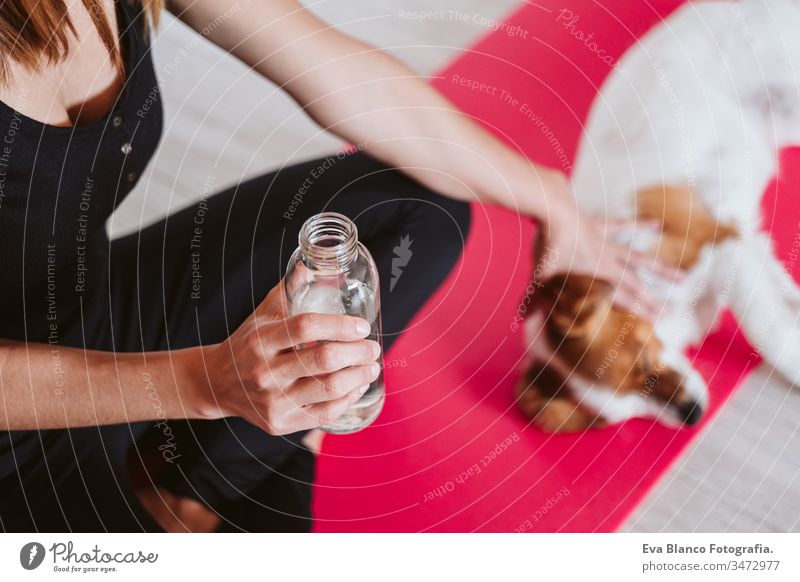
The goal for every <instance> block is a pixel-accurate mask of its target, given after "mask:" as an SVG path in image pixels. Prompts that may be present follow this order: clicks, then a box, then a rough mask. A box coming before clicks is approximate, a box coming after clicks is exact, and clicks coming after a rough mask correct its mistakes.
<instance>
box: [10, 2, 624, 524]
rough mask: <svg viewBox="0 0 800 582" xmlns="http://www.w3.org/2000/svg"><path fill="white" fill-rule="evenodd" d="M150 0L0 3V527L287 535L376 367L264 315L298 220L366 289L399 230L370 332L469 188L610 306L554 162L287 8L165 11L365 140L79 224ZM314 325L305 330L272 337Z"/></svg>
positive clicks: (111, 173)
mask: <svg viewBox="0 0 800 582" xmlns="http://www.w3.org/2000/svg"><path fill="white" fill-rule="evenodd" d="M161 3H162V0H119V1H117V2H114V1H113V0H82V1H78V0H6V1H5V2H4V3H3V7H2V12H0V50H2V56H3V59H2V69H0V73H1V74H2V79H1V80H2V86H1V87H0V101H1V102H2V103H1V104H0V132H2V133H3V137H2V150H0V170H2V175H1V176H0V224H2V229H1V230H0V248H2V249H3V251H2V259H1V260H2V271H1V272H2V274H3V280H4V282H3V287H2V291H0V294H1V295H0V296H1V297H2V301H0V337H2V338H3V340H2V342H1V343H0V382H1V383H2V401H0V411H2V412H1V413H0V430H2V431H7V432H2V433H0V524H2V528H3V529H5V530H8V531H25V530H47V531H62V530H72V531H103V530H108V531H136V530H150V531H161V530H168V531H172V530H183V531H185V530H186V529H189V530H192V531H212V530H238V529H245V530H259V531H275V530H278V531H280V530H300V531H302V530H307V529H308V528H309V527H310V509H309V499H310V486H309V484H310V482H311V480H312V478H313V457H312V454H311V452H310V450H313V449H314V448H315V446H314V439H313V438H310V435H307V433H306V431H308V430H309V429H312V428H314V427H317V426H319V425H320V424H321V423H322V422H323V421H324V420H325V419H332V418H335V417H336V416H337V415H338V414H339V413H341V412H342V411H343V410H345V409H346V408H347V407H348V406H349V405H350V404H351V403H352V402H354V401H355V399H357V398H358V396H359V387H360V386H363V385H365V384H367V383H369V382H370V381H371V380H372V379H373V378H374V377H375V374H376V372H375V370H374V366H373V365H372V364H373V363H374V361H375V360H376V359H377V358H378V357H379V353H378V350H377V345H376V344H374V342H370V341H367V340H366V339H364V338H365V337H366V335H367V333H368V327H364V324H365V322H363V321H361V320H357V319H355V318H349V317H346V316H334V315H305V316H296V317H290V318H287V317H286V315H285V313H284V312H283V309H282V302H281V296H280V286H278V285H277V283H278V282H279V280H280V275H281V273H282V272H283V269H284V268H285V265H286V261H287V258H288V256H287V255H288V252H290V251H291V250H292V247H293V246H294V243H293V241H295V240H296V237H297V231H298V229H299V226H300V225H301V224H302V222H303V221H304V220H305V218H307V217H308V216H311V215H313V214H315V213H317V212H319V211H321V210H323V209H325V210H334V211H339V212H342V213H344V214H346V215H348V216H351V217H354V218H355V220H356V223H357V225H358V229H359V233H360V236H361V239H362V240H363V241H364V242H365V243H366V245H367V246H368V247H369V248H370V249H371V251H372V253H373V255H374V256H375V257H376V261H377V263H378V266H379V270H380V272H381V274H384V275H383V277H382V281H383V283H384V286H386V285H387V284H388V281H389V280H390V277H389V276H388V274H389V273H390V272H391V258H392V248H393V246H395V245H396V244H397V240H398V238H399V236H400V235H401V234H402V235H408V236H410V238H411V239H412V240H413V241H414V250H415V257H414V264H413V269H414V273H413V274H412V273H411V272H407V273H405V277H403V278H402V279H401V280H399V282H398V283H397V286H396V288H395V289H393V292H392V294H391V295H389V294H388V292H387V291H388V290H387V289H384V296H385V298H386V299H385V302H384V303H385V305H384V331H385V332H386V334H387V341H386V343H385V347H388V346H389V345H391V340H392V339H393V338H395V337H396V334H397V333H399V332H400V331H401V330H402V329H403V327H404V326H405V325H406V323H407V322H408V321H409V320H410V318H411V317H412V316H413V314H414V312H415V311H416V310H417V308H418V307H419V306H420V305H421V304H422V303H423V302H424V301H425V299H426V298H427V297H428V296H429V295H430V294H431V293H432V292H433V290H434V289H435V288H436V287H437V285H438V284H439V283H440V282H441V281H442V279H443V278H444V277H445V276H446V275H447V273H448V271H449V269H450V268H451V266H452V265H453V264H454V262H455V260H456V259H457V257H458V255H459V253H460V251H461V248H462V241H463V237H464V236H465V234H466V230H467V228H468V224H469V208H468V205H467V202H468V201H473V200H474V201H479V202H483V203H489V204H499V205H501V206H505V207H507V208H511V209H514V210H516V211H519V212H520V213H522V214H524V215H528V216H531V217H533V218H536V219H538V220H540V221H541V222H542V223H543V224H544V225H546V231H545V232H546V236H547V238H548V244H549V245H550V246H551V247H552V248H553V249H555V250H557V251H558V253H557V257H558V258H557V260H556V261H555V262H554V263H553V264H552V265H551V266H550V269H551V271H557V270H564V269H566V268H572V269H573V270H579V271H588V272H595V271H600V272H602V273H603V274H604V276H605V277H606V278H609V279H611V280H612V281H614V282H615V283H617V284H618V285H619V287H620V290H621V291H620V297H621V301H623V302H626V301H627V302H629V301H631V300H632V297H633V296H634V295H635V293H636V290H637V288H638V283H637V281H636V280H635V278H633V277H632V276H631V275H627V274H626V271H625V269H624V266H625V265H624V263H625V261H626V260H628V259H629V251H628V250H627V249H625V248H621V247H618V246H615V245H613V244H611V243H609V242H605V241H604V234H605V232H604V230H605V229H604V226H603V225H600V224H597V223H595V222H593V221H592V220H590V219H589V218H588V217H586V216H583V215H580V214H579V212H578V211H577V209H576V206H575V203H574V200H573V197H572V194H571V192H570V189H569V185H568V182H567V180H566V179H565V178H564V176H562V175H560V174H559V173H557V172H555V171H552V170H548V169H544V168H541V167H538V166H536V165H534V164H531V163H529V162H528V161H526V160H525V159H523V158H522V157H521V156H519V155H517V154H516V153H515V152H513V151H512V150H510V149H509V148H507V147H506V146H504V145H502V144H501V143H500V142H498V141H497V140H495V139H494V138H493V137H491V136H490V135H489V134H487V133H486V132H485V131H483V130H482V129H480V128H479V127H478V126H477V125H476V124H474V123H472V122H471V121H470V120H469V119H468V118H467V117H466V116H463V115H461V114H459V112H458V111H457V110H455V108H454V107H453V106H452V105H451V104H450V103H448V102H447V101H446V100H445V99H443V98H442V97H441V96H440V95H438V94H437V93H436V92H435V91H434V90H433V89H431V88H430V87H429V86H428V85H427V84H426V83H425V82H424V81H422V80H420V79H418V78H417V77H415V75H414V74H413V72H412V71H410V70H408V69H407V68H406V67H405V66H404V65H402V64H401V63H399V62H398V61H396V60H394V59H393V58H391V57H390V56H388V55H386V54H384V53H382V52H380V51H377V50H375V49H373V48H371V47H369V46H366V45H364V44H362V43H360V42H358V41H356V40H353V39H351V38H349V37H347V36H345V35H343V34H341V33H339V32H337V31H335V30H332V29H330V28H328V27H326V26H325V25H324V24H323V23H322V22H321V21H319V20H318V19H317V18H315V17H314V16H313V15H312V14H311V13H309V12H308V11H306V10H304V9H303V8H302V7H301V6H300V5H299V4H298V3H297V2H295V1H293V0H270V1H263V2H260V1H252V2H245V3H240V2H236V1H235V0H173V1H171V2H168V3H167V4H168V5H167V8H168V9H169V10H171V11H172V12H174V13H175V14H176V15H178V16H179V17H180V18H181V19H182V20H183V21H184V22H186V23H187V24H188V25H189V26H191V27H192V28H194V29H195V30H196V31H198V32H199V33H200V34H204V35H205V36H207V37H208V38H209V40H211V41H212V42H214V43H216V44H217V45H219V46H220V47H221V48H222V49H224V50H226V51H228V52H230V53H231V54H232V55H234V56H235V57H237V58H238V59H240V60H241V61H243V62H244V63H245V64H247V65H249V66H250V67H252V68H253V69H254V70H256V71H257V72H259V73H260V74H262V75H264V76H265V77H267V78H269V79H270V80H272V81H274V82H275V83H277V84H279V85H280V86H282V87H283V88H284V89H285V90H286V91H287V92H288V93H289V94H290V95H291V96H292V97H293V98H294V99H295V100H296V101H297V102H298V103H299V104H300V105H301V106H302V107H303V108H304V109H305V110H306V111H307V113H308V114H309V115H310V116H311V117H312V118H313V119H314V120H315V121H316V122H317V123H319V124H320V125H321V126H322V127H324V128H327V129H328V130H330V131H332V132H333V133H335V134H337V135H339V136H341V137H342V138H344V139H346V140H348V141H349V142H351V143H354V144H361V146H360V149H364V150H365V152H358V153H354V154H351V155H349V156H347V157H345V158H343V159H339V160H336V161H335V162H334V163H331V164H327V167H326V168H325V170H324V171H323V172H319V171H317V169H318V168H319V166H320V162H311V163H308V164H304V165H300V166H295V167H292V168H289V169H285V170H282V171H280V172H277V173H274V174H269V175H266V176H262V177H260V178H256V179H254V180H251V181H249V182H247V183H243V184H240V185H238V186H237V187H236V188H234V189H231V190H228V191H225V192H221V193H219V194H216V195H215V196H212V197H210V198H209V199H208V200H206V201H205V202H204V204H203V207H202V209H201V208H200V207H192V208H188V209H186V210H184V211H182V212H179V213H177V214H175V215H173V216H169V217H167V218H166V219H164V220H163V221H161V222H159V223H157V224H155V225H152V226H150V227H149V228H147V229H145V230H143V231H141V232H139V233H136V234H134V235H130V236H128V237H125V238H122V239H119V240H115V241H112V242H109V240H108V238H107V236H106V232H105V221H106V219H107V218H108V217H109V216H110V215H111V213H112V212H113V210H114V208H115V207H116V205H117V204H118V203H119V202H120V200H122V198H124V197H125V195H127V193H128V192H129V191H130V190H131V189H132V188H133V187H134V185H135V184H136V181H137V179H138V177H139V176H140V175H141V173H142V171H143V170H144V169H145V166H146V165H147V163H148V160H149V159H150V157H151V155H152V153H153V150H154V148H155V147H156V144H157V142H158V139H159V136H160V133H161V104H160V101H159V92H158V90H157V87H158V86H157V80H156V78H155V74H154V71H153V66H152V62H151V60H150V54H149V45H148V26H152V24H153V22H154V21H156V20H157V17H158V13H159V10H160V9H161ZM234 8H235V9H234ZM148 20H149V21H151V22H150V24H148ZM390 168H400V169H401V171H398V170H392V169H390ZM310 176H313V179H309V177H310ZM301 191H302V196H298V193H299V192H301ZM201 210H202V220H201V221H198V213H199V212H200V211H201ZM195 243H196V244H197V245H198V248H199V250H198V249H197V248H195ZM192 253H197V256H199V259H198V260H199V261H201V262H202V269H203V272H202V275H203V279H202V280H199V279H198V278H197V277H196V273H197V272H196V270H193V264H196V261H195V258H196V255H193V254H192ZM553 255H554V256H556V253H553ZM409 268H412V267H409ZM270 289H271V290H270ZM265 296H266V298H265V299H263V300H262V298H264V297H265ZM318 340H330V341H328V342H326V343H325V344H322V345H316V346H315V347H306V348H304V349H300V350H296V351H295V350H293V349H292V348H293V347H294V346H296V345H299V344H306V343H311V342H316V341H318ZM154 467H155V469H154ZM136 475H139V477H138V479H136V478H135V476H136Z"/></svg>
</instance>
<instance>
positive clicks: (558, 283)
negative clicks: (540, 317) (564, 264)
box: [541, 274, 614, 337]
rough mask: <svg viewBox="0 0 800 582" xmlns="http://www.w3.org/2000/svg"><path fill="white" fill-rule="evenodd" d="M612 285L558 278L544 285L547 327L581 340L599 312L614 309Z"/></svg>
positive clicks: (584, 277)
mask: <svg viewBox="0 0 800 582" xmlns="http://www.w3.org/2000/svg"><path fill="white" fill-rule="evenodd" d="M613 295H614V289H613V287H612V286H611V284H610V283H608V282H607V281H604V280H602V279H595V278H593V277H591V276H589V275H576V274H559V275H554V276H553V277H551V278H550V279H548V280H547V282H546V283H545V284H544V285H543V287H542V290H541V298H542V301H541V306H542V308H543V310H544V315H545V317H546V318H547V323H548V324H549V325H550V326H552V329H554V330H556V331H558V332H559V334H560V335H562V336H563V337H580V336H582V335H584V334H586V333H587V332H588V331H589V330H588V328H587V324H588V322H589V320H590V319H591V318H592V316H594V315H595V314H596V313H598V311H599V310H603V311H606V310H608V309H610V308H611V304H612V298H613Z"/></svg>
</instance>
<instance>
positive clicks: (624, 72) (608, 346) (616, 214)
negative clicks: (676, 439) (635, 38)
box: [517, 0, 800, 432]
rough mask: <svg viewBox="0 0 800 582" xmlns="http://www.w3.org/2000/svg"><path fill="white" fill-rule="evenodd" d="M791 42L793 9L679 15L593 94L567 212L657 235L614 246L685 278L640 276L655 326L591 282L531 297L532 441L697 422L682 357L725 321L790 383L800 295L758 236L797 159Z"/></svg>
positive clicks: (559, 284)
mask: <svg viewBox="0 0 800 582" xmlns="http://www.w3.org/2000/svg"><path fill="white" fill-rule="evenodd" d="M798 31H800V0H739V1H714V0H708V1H698V2H692V3H689V4H687V5H684V6H683V7H681V8H680V9H678V10H677V11H676V12H674V13H673V14H672V15H671V16H670V17H669V18H667V19H666V20H664V21H663V22H662V23H660V24H659V25H658V26H657V27H655V28H654V29H653V30H651V31H650V32H649V33H647V34H646V35H645V36H644V37H643V38H642V39H641V40H640V42H638V43H637V44H636V45H635V46H633V47H632V48H631V49H630V50H629V51H628V52H627V53H626V54H625V55H624V57H623V59H622V60H621V61H620V62H619V63H618V65H617V66H616V68H615V70H614V71H613V72H612V74H611V75H610V77H609V79H608V80H607V81H606V83H605V84H604V86H603V88H602V90H601V92H600V94H599V95H598V97H597V99H596V100H595V102H594V104H593V107H592V110H591V112H590V116H589V120H588V123H587V126H586V130H585V134H584V137H583V139H582V142H581V144H580V147H579V151H578V156H577V159H576V163H575V165H574V167H575V171H574V174H573V184H574V187H575V192H576V196H577V197H578V200H579V204H580V206H581V207H582V208H583V209H584V210H585V211H587V212H589V213H591V214H594V215H597V216H602V217H607V218H621V219H630V218H635V219H637V220H647V221H657V223H660V225H661V228H660V234H659V233H657V231H656V232H655V233H654V232H652V231H648V230H647V229H643V228H636V229H633V232H631V233H630V236H629V239H628V240H629V241H630V242H631V243H632V245H633V247H634V248H636V249H637V250H642V251H645V252H649V253H652V254H653V255H654V256H655V257H657V258H658V259H659V260H660V261H661V262H662V263H664V264H666V265H671V266H674V267H677V268H679V269H681V270H683V271H684V272H685V275H686V276H685V277H684V278H682V279H681V280H679V281H677V280H664V279H662V278H659V277H657V276H653V277H652V284H651V285H650V288H649V292H651V293H653V294H655V296H656V297H658V298H660V299H661V300H663V302H664V304H665V306H666V307H665V309H664V310H663V312H662V313H661V315H660V316H659V317H658V318H657V320H656V321H655V323H651V322H649V321H645V320H644V319H642V318H640V317H638V316H637V315H636V314H634V313H628V312H625V311H622V310H620V309H619V308H617V307H616V306H615V305H614V304H613V302H612V297H613V292H614V289H613V288H612V287H611V286H610V285H609V284H608V283H607V282H604V281H602V280H598V279H593V278H591V277H587V276H582V275H575V274H569V273H565V274H562V275H557V276H555V277H553V278H551V279H550V280H548V281H546V282H545V284H544V285H543V287H542V288H541V289H539V290H538V291H537V292H536V294H535V295H534V298H533V304H534V305H535V309H533V310H532V311H531V312H530V315H529V317H528V318H527V320H526V324H525V330H526V340H527V343H528V346H529V350H528V357H529V360H528V361H527V363H526V369H525V372H524V373H523V375H522V378H521V380H520V381H519V383H518V386H517V397H518V403H519V406H520V408H521V409H522V410H523V412H524V413H525V414H527V415H529V416H530V417H531V418H532V419H533V421H534V422H535V423H536V424H537V425H538V426H540V427H541V428H543V429H545V430H548V431H554V432H569V431H577V430H583V429H585V428H588V427H591V426H602V425H605V424H608V423H615V422H619V421H622V420H624V419H627V418H630V417H634V416H652V417H656V418H658V419H659V420H661V421H663V422H665V423H668V424H675V425H680V424H694V423H696V422H697V421H698V420H699V419H700V418H701V416H702V411H703V409H704V408H705V406H706V403H707V390H706V384H705V382H704V380H703V378H702V377H701V376H700V374H699V373H698V372H697V371H696V370H695V369H694V368H693V367H692V363H691V362H690V360H689V359H688V358H687V356H686V349H687V348H688V347H689V346H691V345H693V344H696V343H698V342H699V341H700V340H701V339H702V338H703V337H704V336H705V335H706V334H707V333H708V332H709V331H710V330H712V329H713V327H714V325H715V322H716V321H717V319H718V316H719V314H720V313H721V311H722V309H723V308H725V307H727V308H730V309H731V310H732V312H733V313H734V315H735V316H736V318H737V320H738V322H739V324H740V326H741V328H742V329H743V331H744V333H745V334H746V335H747V337H748V338H749V340H750V341H751V343H752V344H753V345H754V346H756V348H757V349H758V350H759V351H760V352H761V354H762V356H763V357H764V359H765V360H766V361H768V362H770V363H771V364H772V365H773V366H774V367H775V369H777V370H778V371H779V372H781V373H782V374H783V375H784V376H785V377H786V378H787V379H789V380H790V381H791V382H798V381H799V380H800V325H798V317H800V289H799V288H798V287H797V285H796V284H795V283H794V281H793V279H792V278H791V276H790V275H789V273H788V272H787V270H786V269H785V268H784V266H783V265H782V264H781V263H780V262H779V261H778V260H777V259H776V258H775V255H774V252H773V248H772V245H771V241H770V239H769V238H768V236H767V235H766V234H764V233H763V232H761V231H760V229H759V227H760V220H761V218H760V213H759V208H760V199H761V196H762V193H763V192H764V190H765V188H766V186H767V185H768V183H769V181H770V180H771V178H772V176H773V175H774V174H775V171H776V169H777V153H778V151H779V150H780V148H781V147H784V146H786V145H791V144H800V34H798ZM799 218H800V217H799ZM798 240H800V239H798Z"/></svg>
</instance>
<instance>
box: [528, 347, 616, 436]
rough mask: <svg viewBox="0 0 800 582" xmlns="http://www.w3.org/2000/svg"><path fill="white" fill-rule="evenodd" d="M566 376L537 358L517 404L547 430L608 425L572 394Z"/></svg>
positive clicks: (564, 430)
mask: <svg viewBox="0 0 800 582" xmlns="http://www.w3.org/2000/svg"><path fill="white" fill-rule="evenodd" d="M566 382H567V381H566V380H565V379H564V377H563V376H562V375H561V374H559V373H558V372H557V371H555V370H554V369H553V368H552V367H551V366H549V365H548V364H545V363H542V362H534V363H533V364H532V365H531V367H530V368H529V369H528V370H527V371H526V373H525V374H523V375H522V377H521V378H520V380H519V382H518V383H517V388H516V397H517V399H516V401H517V407H518V408H519V409H520V411H521V412H522V413H523V414H524V415H525V416H526V417H528V418H530V419H531V420H532V421H533V423H534V424H536V426H538V427H539V428H541V429H542V430H544V431H546V432H551V433H568V432H577V431H582V430H586V429H588V428H590V427H601V426H605V424H606V423H605V421H604V420H603V419H602V418H599V417H598V416H597V415H596V414H593V413H592V412H590V411H589V410H586V409H584V408H583V407H582V406H581V404H580V403H579V402H577V401H576V400H575V398H574V397H573V396H572V394H570V392H569V389H568V388H567V386H566Z"/></svg>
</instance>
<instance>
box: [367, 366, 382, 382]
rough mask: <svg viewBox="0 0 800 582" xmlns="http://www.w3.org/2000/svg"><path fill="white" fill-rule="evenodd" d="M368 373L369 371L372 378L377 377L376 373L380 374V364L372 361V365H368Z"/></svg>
mask: <svg viewBox="0 0 800 582" xmlns="http://www.w3.org/2000/svg"><path fill="white" fill-rule="evenodd" d="M369 373H370V376H372V377H373V378H377V377H378V374H380V373H381V367H380V364H378V363H377V362H376V363H374V364H372V365H371V366H370V367H369Z"/></svg>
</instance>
